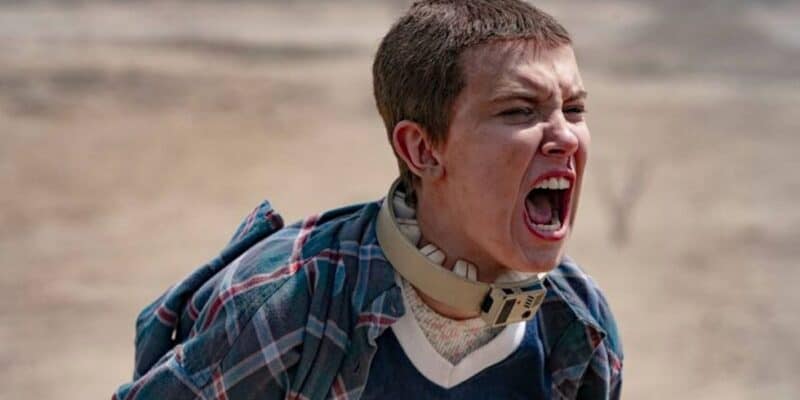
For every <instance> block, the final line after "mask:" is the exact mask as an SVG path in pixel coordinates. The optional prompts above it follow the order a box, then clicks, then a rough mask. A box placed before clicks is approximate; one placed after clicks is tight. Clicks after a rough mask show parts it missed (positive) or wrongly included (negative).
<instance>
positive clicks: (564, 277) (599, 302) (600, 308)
mask: <svg viewBox="0 0 800 400" xmlns="http://www.w3.org/2000/svg"><path fill="white" fill-rule="evenodd" d="M548 280H549V281H550V282H551V284H552V286H553V289H554V290H555V291H556V292H557V294H558V296H559V297H560V298H561V299H562V300H563V301H564V302H565V303H567V305H568V306H569V308H570V310H571V311H572V312H574V313H575V314H576V317H577V318H578V319H581V320H583V321H584V322H586V323H588V324H591V325H596V326H597V327H599V328H600V330H601V331H602V332H603V333H604V336H605V337H606V339H607V341H608V342H609V344H610V345H611V347H612V348H614V349H616V350H617V351H618V352H619V354H621V353H622V347H621V343H620V340H619V334H618V332H617V325H616V321H615V319H614V315H613V313H612V312H611V307H610V305H609V303H608V301H607V300H606V297H605V295H604V294H603V291H602V290H601V289H600V287H599V286H598V285H597V283H596V282H595V280H594V279H592V277H591V276H589V274H587V273H586V272H585V271H584V270H583V269H582V268H581V267H580V266H578V264H577V263H576V262H575V261H574V260H572V259H571V258H569V257H564V259H563V260H562V261H561V263H560V264H559V265H558V267H556V268H555V269H554V270H553V271H551V272H550V273H549V274H548Z"/></svg>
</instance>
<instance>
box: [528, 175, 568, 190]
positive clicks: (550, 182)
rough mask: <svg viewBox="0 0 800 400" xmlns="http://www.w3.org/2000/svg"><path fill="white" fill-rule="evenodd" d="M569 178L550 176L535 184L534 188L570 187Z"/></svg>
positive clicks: (557, 188) (559, 188)
mask: <svg viewBox="0 0 800 400" xmlns="http://www.w3.org/2000/svg"><path fill="white" fill-rule="evenodd" d="M569 186H570V184H569V180H568V179H567V178H556V177H553V178H549V179H542V180H541V181H539V183H537V184H536V186H534V187H533V188H534V189H556V190H561V189H569Z"/></svg>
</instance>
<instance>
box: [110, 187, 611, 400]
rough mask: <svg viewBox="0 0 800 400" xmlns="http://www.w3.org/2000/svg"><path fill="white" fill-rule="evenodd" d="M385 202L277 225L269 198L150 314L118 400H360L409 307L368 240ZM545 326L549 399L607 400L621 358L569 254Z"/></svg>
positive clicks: (601, 303)
mask: <svg viewBox="0 0 800 400" xmlns="http://www.w3.org/2000/svg"><path fill="white" fill-rule="evenodd" d="M380 204H381V203H380V202H374V203H367V204H363V205H355V206H350V207H345V208H341V209H337V210H333V211H330V212H326V213H323V214H321V215H317V216H312V217H309V218H307V219H305V220H303V221H300V222H298V223H296V224H294V225H291V226H288V227H283V222H282V219H281V217H280V216H279V215H278V214H277V213H275V212H274V211H273V210H272V208H271V206H270V205H269V203H268V202H264V203H263V204H261V205H260V206H259V207H258V208H256V209H255V211H253V213H251V214H250V215H249V216H248V217H247V218H246V219H245V220H244V222H243V223H242V224H241V225H240V226H239V228H238V229H237V231H236V233H235V235H234V237H233V239H232V240H231V242H230V243H229V244H228V246H227V247H226V248H225V249H224V250H223V251H222V253H221V254H220V255H219V256H218V257H216V258H215V259H214V260H212V261H211V262H209V263H208V264H206V265H204V266H202V267H201V268H199V269H198V270H196V271H195V272H193V273H191V274H190V275H189V276H188V277H187V278H185V279H184V280H183V281H181V282H180V283H178V284H177V285H175V286H173V287H172V288H170V289H169V290H168V291H167V292H166V293H164V294H163V295H162V296H161V297H160V298H158V299H157V300H156V301H155V302H153V303H152V304H150V305H149V306H148V307H146V308H145V309H144V310H143V311H142V312H141V314H140V315H139V318H138V319H137V324H136V325H137V326H136V328H137V329H136V340H135V345H136V360H135V371H134V376H133V381H132V382H130V383H126V384H124V385H122V386H121V387H120V388H119V389H118V390H117V392H116V393H115V394H114V395H113V399H115V400H123V399H124V400H132V399H175V400H177V399H220V400H222V399H230V400H234V399H256V398H259V399H279V398H284V399H327V398H331V399H358V398H359V396H360V394H361V393H362V391H363V389H364V387H365V385H366V380H367V377H368V372H369V366H370V363H371V361H372V357H373V355H374V354H375V352H376V350H377V348H376V339H377V338H378V336H379V335H381V333H382V332H384V330H385V329H386V328H387V327H389V326H390V325H391V324H392V323H393V322H394V321H396V320H397V319H398V318H400V317H401V316H402V315H403V314H404V313H405V310H404V308H403V301H402V295H401V292H400V288H399V287H398V286H397V285H396V283H395V271H394V269H393V268H392V266H391V265H390V264H389V263H388V262H387V261H386V258H385V257H384V255H383V253H382V251H381V248H380V246H379V245H378V242H377V238H376V235H375V221H376V217H377V214H378V210H379V208H380ZM546 286H547V287H548V294H547V297H546V299H545V301H544V303H543V305H542V307H541V309H540V311H539V315H537V317H536V319H534V320H532V321H537V323H539V324H541V332H543V333H542V335H543V337H542V341H543V343H544V348H545V351H546V353H547V354H546V357H547V358H548V364H547V365H548V370H549V371H548V372H549V373H550V374H551V376H550V378H551V381H552V388H551V389H552V397H553V398H556V399H574V398H581V399H612V398H613V399H615V398H618V397H619V394H620V386H621V370H622V351H621V344H620V342H619V339H618V336H617V331H616V327H615V323H614V319H613V317H612V315H611V312H610V310H609V308H608V306H607V304H606V302H605V299H604V298H603V296H602V294H601V292H600V290H599V289H598V288H597V287H596V286H595V285H594V283H593V281H592V280H591V279H590V278H589V277H588V276H587V275H586V274H585V273H583V272H582V271H581V270H580V269H579V268H578V267H577V266H576V265H575V264H574V263H572V262H571V261H570V260H568V259H565V260H564V261H563V262H562V263H561V264H560V265H559V266H558V267H557V268H556V269H555V270H553V271H552V272H551V273H550V274H549V277H548V279H547V281H546Z"/></svg>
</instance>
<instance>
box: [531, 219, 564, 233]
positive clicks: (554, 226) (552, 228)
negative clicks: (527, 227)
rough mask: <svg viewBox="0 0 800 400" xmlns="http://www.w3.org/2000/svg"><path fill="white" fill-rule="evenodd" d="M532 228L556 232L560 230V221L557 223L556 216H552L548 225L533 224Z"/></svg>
mask: <svg viewBox="0 0 800 400" xmlns="http://www.w3.org/2000/svg"><path fill="white" fill-rule="evenodd" d="M534 226H535V227H536V229H539V230H542V231H556V230H558V229H560V228H561V221H559V219H558V216H554V217H553V219H552V220H551V221H550V223H549V224H546V225H545V224H534Z"/></svg>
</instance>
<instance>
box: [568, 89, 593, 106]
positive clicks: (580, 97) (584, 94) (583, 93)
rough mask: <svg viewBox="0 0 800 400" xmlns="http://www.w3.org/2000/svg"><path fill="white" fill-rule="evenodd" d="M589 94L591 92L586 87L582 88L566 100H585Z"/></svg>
mask: <svg viewBox="0 0 800 400" xmlns="http://www.w3.org/2000/svg"><path fill="white" fill-rule="evenodd" d="M588 96H589V92H587V91H586V90H584V89H580V90H578V91H577V92H575V94H573V95H571V96H569V97H567V98H566V99H565V100H564V102H565V103H566V102H569V101H575V100H583V99H585V98H587V97H588Z"/></svg>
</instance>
